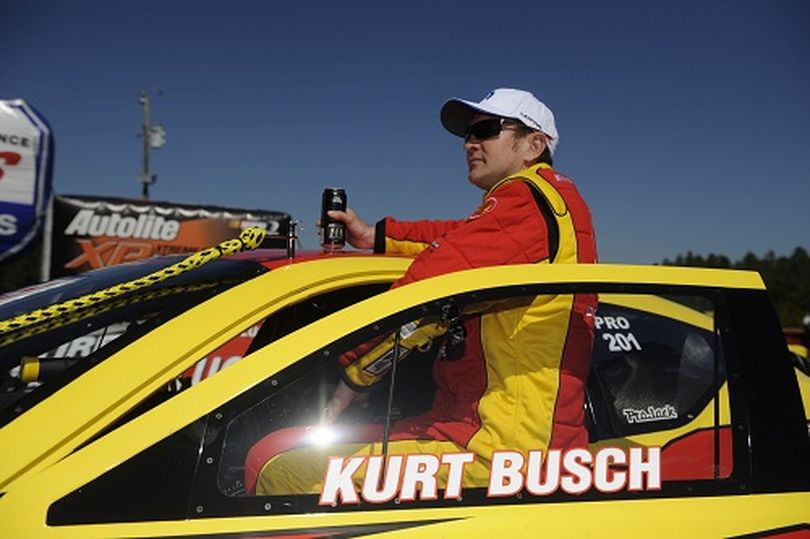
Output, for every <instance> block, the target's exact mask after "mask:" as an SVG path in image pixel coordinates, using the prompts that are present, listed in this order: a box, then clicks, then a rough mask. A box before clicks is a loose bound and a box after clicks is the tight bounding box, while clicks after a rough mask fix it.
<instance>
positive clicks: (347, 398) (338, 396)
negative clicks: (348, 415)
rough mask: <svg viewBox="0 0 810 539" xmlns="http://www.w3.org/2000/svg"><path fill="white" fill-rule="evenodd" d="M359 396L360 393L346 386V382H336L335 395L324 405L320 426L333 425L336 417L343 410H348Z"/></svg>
mask: <svg viewBox="0 0 810 539" xmlns="http://www.w3.org/2000/svg"><path fill="white" fill-rule="evenodd" d="M359 396H360V393H358V392H356V391H354V390H353V389H352V388H350V387H349V386H347V385H346V382H344V381H343V380H341V381H340V382H338V386H337V389H335V394H334V395H332V400H330V401H329V404H327V405H326V408H325V409H324V411H323V415H322V416H321V425H331V424H332V423H334V422H335V420H336V419H337V418H338V416H340V414H342V413H343V410H345V409H346V408H348V407H349V405H350V404H351V403H352V402H354V400H355V399H357V397H359Z"/></svg>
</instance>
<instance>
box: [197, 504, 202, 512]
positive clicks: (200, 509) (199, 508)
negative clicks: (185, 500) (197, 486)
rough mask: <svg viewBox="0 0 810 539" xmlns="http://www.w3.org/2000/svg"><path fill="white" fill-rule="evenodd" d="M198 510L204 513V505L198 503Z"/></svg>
mask: <svg viewBox="0 0 810 539" xmlns="http://www.w3.org/2000/svg"><path fill="white" fill-rule="evenodd" d="M197 512H198V513H202V512H203V506H202V505H198V506H197Z"/></svg>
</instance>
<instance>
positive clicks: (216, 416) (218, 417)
mask: <svg viewBox="0 0 810 539" xmlns="http://www.w3.org/2000/svg"><path fill="white" fill-rule="evenodd" d="M214 417H215V418H217V419H222V414H221V413H217V414H215V415H214Z"/></svg>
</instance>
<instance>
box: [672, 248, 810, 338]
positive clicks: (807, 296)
mask: <svg viewBox="0 0 810 539" xmlns="http://www.w3.org/2000/svg"><path fill="white" fill-rule="evenodd" d="M663 265H665V266H695V267H701V268H731V269H745V270H753V271H756V272H759V274H760V275H761V276H762V280H763V281H765V286H767V287H768V293H769V294H770V296H771V300H772V301H773V304H774V306H775V307H776V312H777V314H778V315H779V320H780V322H781V323H782V326H783V327H801V325H802V318H803V317H804V316H805V315H807V314H808V313H810V255H808V253H807V251H806V250H805V249H804V248H802V247H796V248H795V249H794V250H793V254H791V255H790V256H776V254H775V253H774V252H773V251H768V252H767V253H766V254H765V256H764V257H762V258H759V257H758V256H757V255H755V254H754V253H752V252H748V253H747V254H746V255H745V256H744V257H743V258H742V259H741V260H736V261H732V260H731V259H730V258H729V257H727V256H725V255H719V254H714V253H711V254H708V255H706V256H705V257H704V256H701V255H698V254H694V253H692V252H691V251H689V252H687V253H686V254H685V255H678V256H677V257H675V259H674V260H669V259H664V261H663Z"/></svg>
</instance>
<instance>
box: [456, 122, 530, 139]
mask: <svg viewBox="0 0 810 539" xmlns="http://www.w3.org/2000/svg"><path fill="white" fill-rule="evenodd" d="M510 125H511V124H510V120H508V119H507V118H489V119H488V120H481V121H480V122H475V123H474V124H470V125H468V126H467V129H465V130H464V140H465V142H466V141H468V140H470V138H474V139H475V140H479V141H480V140H487V139H491V138H495V137H497V136H498V135H500V134H501V131H503V130H504V129H507V128H508V127H509V126H510ZM514 129H515V130H518V129H520V127H519V126H514Z"/></svg>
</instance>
